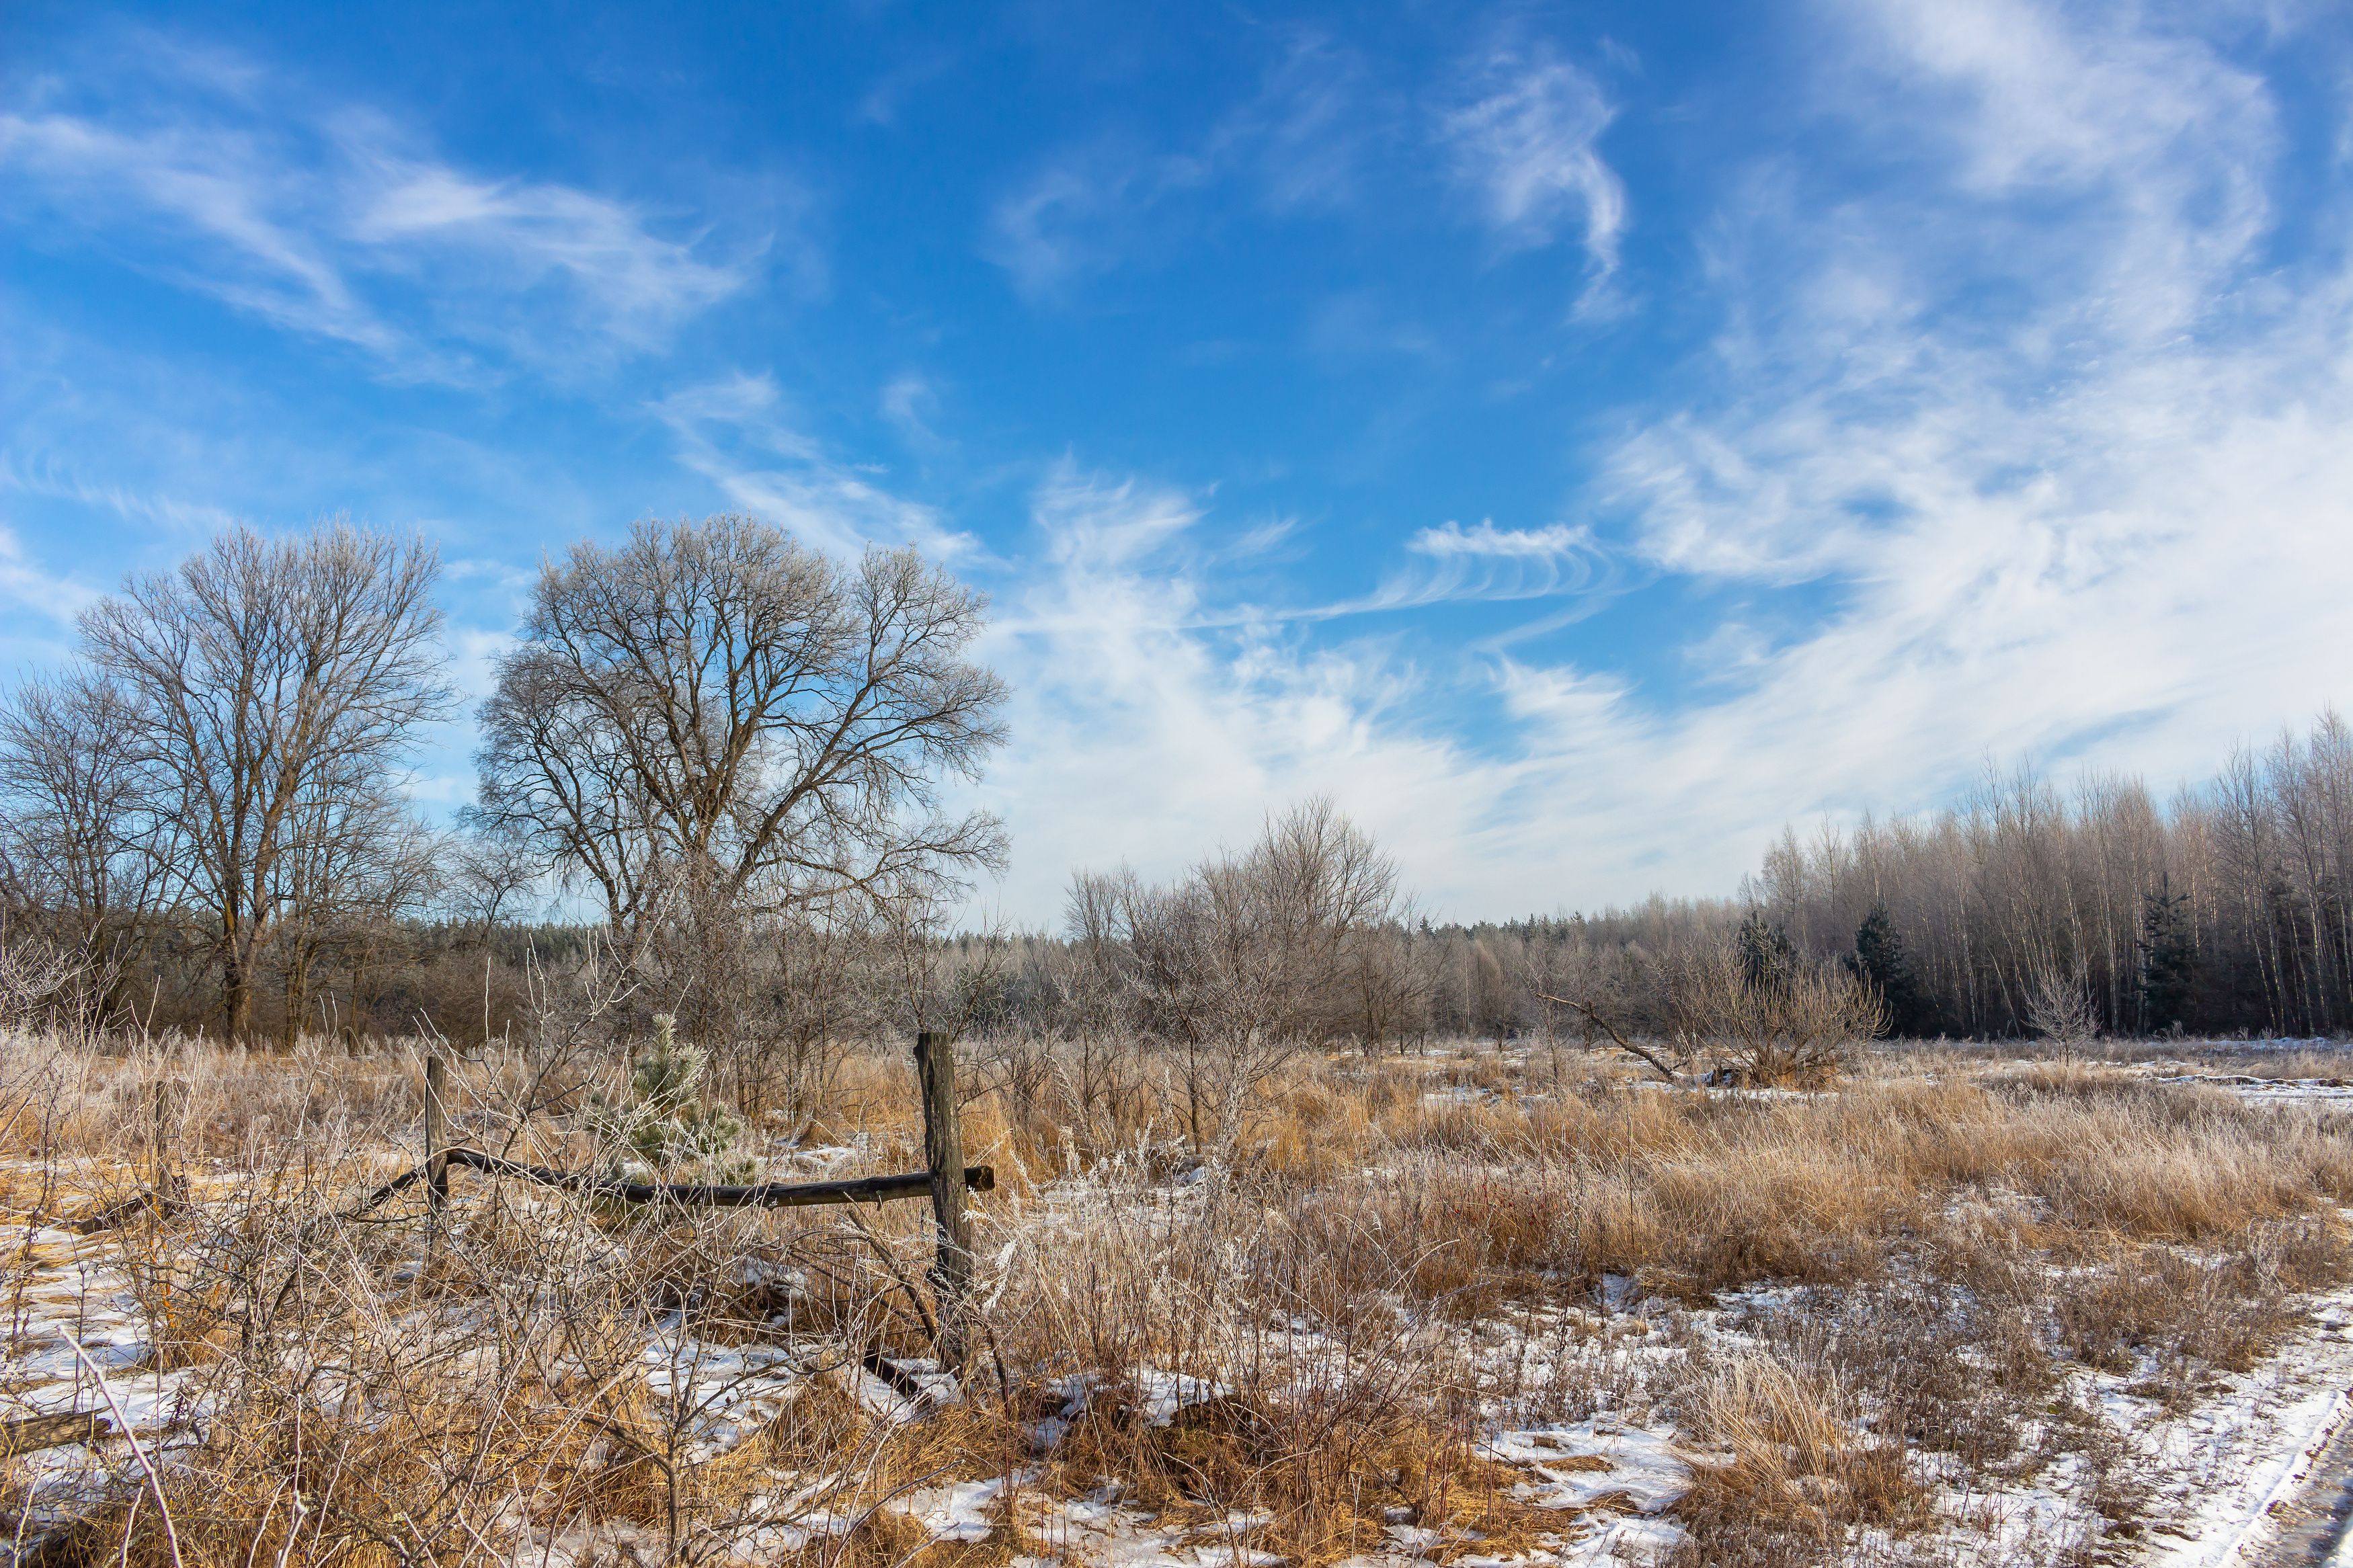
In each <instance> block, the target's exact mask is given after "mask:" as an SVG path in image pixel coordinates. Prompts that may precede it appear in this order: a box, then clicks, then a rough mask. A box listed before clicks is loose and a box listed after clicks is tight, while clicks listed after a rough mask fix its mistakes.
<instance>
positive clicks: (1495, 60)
mask: <svg viewBox="0 0 2353 1568" xmlns="http://www.w3.org/2000/svg"><path fill="white" fill-rule="evenodd" d="M1616 116H1617V110H1616V109H1615V108H1614V106H1612V105H1611V103H1610V102H1609V99H1608V98H1607V97H1606V96H1605V95H1604V94H1603V92H1602V90H1601V85H1600V83H1599V82H1598V81H1597V80H1595V79H1594V78H1593V77H1592V76H1591V75H1590V74H1589V73H1588V72H1587V71H1585V70H1583V69H1581V68H1578V67H1577V64H1576V63H1575V62H1574V61H1572V60H1570V59H1568V58H1567V57H1566V56H1565V55H1563V54H1562V53H1561V52H1560V50H1559V49H1558V48H1557V47H1555V46H1553V45H1552V44H1550V43H1549V42H1546V41H1543V40H1536V41H1534V42H1526V41H1523V40H1522V39H1520V38H1518V37H1515V36H1512V35H1506V36H1505V37H1504V38H1502V39H1499V40H1498V41H1497V42H1496V43H1494V44H1493V45H1492V46H1491V47H1489V48H1487V49H1486V50H1485V51H1483V52H1482V53H1481V54H1480V55H1479V56H1477V57H1476V58H1473V59H1472V60H1471V61H1470V62H1468V63H1467V64H1466V66H1465V67H1464V68H1463V70H1462V72H1461V82H1460V84H1459V86H1458V88H1457V89H1456V91H1455V94H1454V99H1453V101H1452V102H1451V105H1449V106H1448V107H1447V108H1445V109H1444V110H1442V111H1441V113H1440V117H1439V121H1438V137H1439V141H1440V145H1441V147H1442V148H1443V149H1444V151H1445V153H1446V157H1447V160H1448V163H1449V167H1450V172H1451V174H1452V176H1453V179H1454V181H1455V183H1456V184H1457V185H1458V186H1460V187H1461V189H1462V190H1463V191H1465V192H1466V193H1467V194H1468V195H1470V197H1471V199H1472V204H1473V205H1474V207H1475V210H1476V211H1477V213H1478V215H1479V216H1480V217H1481V218H1482V220H1483V221H1484V223H1485V224H1486V226H1488V228H1489V229H1490V231H1491V232H1492V233H1493V235H1494V236H1495V237H1496V239H1497V240H1498V242H1499V243H1501V244H1503V245H1504V246H1505V247H1510V248H1514V249H1532V248H1536V247H1543V246H1548V245H1551V244H1553V243H1554V242H1555V241H1556V240H1557V239H1558V238H1559V237H1561V235H1562V233H1563V231H1565V230H1571V229H1573V230H1575V231H1576V232H1577V237H1578V239H1579V242H1580V243H1581V244H1582V245H1583V246H1584V247H1585V252H1586V256H1587V257H1588V261H1589V264H1590V266H1591V268H1592V269H1593V271H1594V273H1595V274H1596V275H1597V277H1598V278H1601V279H1606V278H1607V277H1608V276H1609V274H1610V273H1612V272H1614V271H1616V270H1617V267H1618V244H1619V239H1620V236H1621V235H1623V234H1624V233H1625V230H1626V225H1627V221H1628V205H1627V197H1626V187H1625V184H1624V182H1622V181H1621V180H1620V178H1619V177H1618V175H1617V174H1616V172H1615V171H1613V170H1612V169H1611V168H1610V166H1609V163H1607V162H1606V161H1605V160H1604V159H1603V158H1602V156H1601V153H1600V151H1599V146H1598V145H1597V143H1598V142H1599V141H1600V139H1601V134H1602V132H1605V131H1607V130H1608V129H1609V123H1610V121H1612V120H1613V119H1615V118H1616Z"/></svg>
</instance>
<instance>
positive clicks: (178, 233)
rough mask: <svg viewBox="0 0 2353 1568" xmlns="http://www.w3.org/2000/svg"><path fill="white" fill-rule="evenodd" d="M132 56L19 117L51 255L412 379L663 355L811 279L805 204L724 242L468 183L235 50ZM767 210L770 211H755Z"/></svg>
mask: <svg viewBox="0 0 2353 1568" xmlns="http://www.w3.org/2000/svg"><path fill="white" fill-rule="evenodd" d="M140 41H141V42H142V43H153V44H154V46H155V47H142V48H137V49H127V50H124V51H122V58H125V59H132V60H140V61H144V62H147V63H146V64H144V65H143V66H139V67H133V66H128V65H125V66H122V67H121V68H119V69H118V71H117V72H116V73H115V74H114V75H112V76H111V77H106V78H97V77H94V76H92V75H90V74H89V73H85V74H84V75H82V76H80V77H78V78H77V79H75V83H74V86H73V88H72V89H70V90H69V89H68V88H67V87H66V86H65V85H63V84H62V83H61V81H60V80H59V79H39V80H37V81H36V82H34V83H33V84H32V85H31V86H30V87H29V88H28V89H26V91H24V92H23V93H21V94H20V95H19V96H18V97H17V99H16V100H15V101H11V102H9V103H7V104H6V105H5V107H0V169H5V171H7V173H8V175H9V184H11V186H12V187H13V195H12V196H11V197H10V198H8V199H7V205H10V206H13V207H15V208H16V209H17V212H18V216H20V217H27V216H38V217H39V218H40V219H41V220H42V224H43V232H45V233H47V234H48V235H50V236H51V237H52V238H51V241H50V242H51V243H79V244H82V245H87V246H91V247H99V248H101V249H102V250H104V251H105V252H107V253H108V254H110V255H111V257H112V258H114V259H116V260H117V261H119V262H121V264H123V265H127V266H130V267H132V268H137V269H139V270H142V271H144V272H147V273H150V274H151V275H153V276H157V277H160V278H163V279H166V280H167V281H169V282H171V283H173V284H174V285H177V286H179V287H183V288H186V289H192V290H195V291H198V292H202V293H205V294H208V295H210V296H212V297H214V298H216V299H218V300H222V301H223V302H225V303H227V304H228V305H229V306H231V307H232V308H234V309H236V310H239V311H242V312H244V313H247V314H248V315H251V316H254V317H257V318H259V319H260V320H263V321H268V322H269V323H271V324H272V325H275V326H278V327H280V328H284V329H286V330H289V331H295V332H300V333H303V334H306V335H311V336H315V337H321V338H327V339H332V340H337V341H340V342H345V343H349V344H351V345H353V346H354V347H356V348H359V349H361V350H363V351H364V352H365V353H368V354H369V355H370V356H372V357H373V358H375V360H376V361H377V362H378V363H380V364H381V365H382V366H383V367H384V368H385V370H386V371H387V372H389V373H391V374H400V375H407V376H414V377H417V378H420V379H434V380H457V381H462V380H470V379H475V378H478V377H480V376H481V375H483V374H489V373H490V372H491V371H492V370H493V369H494V368H495V367H496V366H499V365H503V364H511V363H522V364H528V365H533V366H534V367H536V368H540V369H549V368H554V367H557V366H560V365H562V364H565V363H577V362H579V361H582V360H598V359H604V358H608V357H610V356H611V355H613V354H615V353H630V352H641V351H644V350H647V349H650V348H654V347H658V346H659V345H660V344H661V343H662V342H665V341H666V340H667V339H668V337H669V335H670V333H671V332H672V331H675V329H676V328H677V327H678V326H679V325H680V324H681V322H683V321H686V320H688V319H690V318H691V317H692V316H694V315H696V314H698V313H700V312H702V311H703V310H707V309H709V308H710V307H711V306H712V305H714V304H716V303H717V302H719V301H721V300H725V299H727V298H729V297H731V296H733V295H734V294H736V293H738V292H740V291H741V290H743V289H745V288H746V287H748V286H749V285H750V284H751V283H752V281H753V280H754V279H755V278H758V277H760V276H762V275H763V274H764V272H765V271H766V270H767V269H769V268H772V267H775V266H777V265H783V266H786V267H787V268H793V267H798V268H802V269H803V270H805V271H806V270H807V269H809V268H813V267H814V265H815V262H814V258H813V255H812V253H810V252H809V251H808V249H807V247H806V246H805V244H803V243H802V242H801V241H800V240H799V239H798V237H797V234H796V232H795V226H796V224H797V221H798V215H797V208H798V206H799V205H800V198H799V196H798V195H797V192H795V191H793V190H792V189H790V188H788V187H786V186H783V185H777V184H773V183H772V184H771V185H770V187H769V189H768V191H767V193H766V195H767V198H768V199H767V200H766V202H765V212H762V213H761V215H760V217H759V218H758V219H756V220H755V221H754V222H753V223H752V224H749V225H747V226H744V227H743V228H742V229H741V230H740V231H739V232H736V233H734V234H733V235H732V236H731V237H726V238H724V239H723V238H721V237H718V236H715V235H713V234H712V232H711V231H710V229H709V226H708V225H707V224H703V223H701V222H699V221H696V220H692V219H690V218H688V217H687V215H683V214H664V213H663V212H661V211H659V210H658V209H656V208H653V207H650V206H649V205H644V204H640V203H637V202H632V201H630V200H628V199H626V198H623V197H619V196H615V195H607V194H601V193H597V192H594V191H590V190H586V189H583V188H580V187H577V186H574V185H569V184H558V183H554V182H550V181H544V180H526V179H516V178H508V177H502V176H501V175H499V174H495V173H491V172H481V171H475V170H469V169H466V168H463V167H461V166H459V165H458V164H457V163H452V162H450V161H448V160H447V159H445V158H442V157H439V156H438V155H437V154H435V153H433V152H432V151H431V150H430V148H429V147H428V146H427V144H426V143H425V142H424V140H423V138H422V137H420V136H419V135H417V133H415V132H411V131H409V130H407V129H406V128H405V127H404V126H402V125H401V124H400V123H399V122H398V121H396V120H395V119H394V118H393V117H392V116H390V115H388V114H385V113H383V112H380V111H375V110H358V109H351V108H346V107H329V106H322V105H320V104H317V103H316V102H315V101H314V100H312V99H311V95H310V94H309V93H308V91H307V90H306V89H305V87H304V85H303V84H302V83H301V81H300V80H299V79H288V78H285V77H282V76H279V75H275V74H273V73H271V72H269V70H267V69H265V68H262V67H260V66H259V65H257V64H253V63H251V62H245V61H239V60H237V59H236V58H234V57H230V56H226V55H223V54H220V53H218V52H212V53H204V52H197V51H191V50H186V49H181V48H175V47H171V46H170V45H169V42H168V40H161V41H158V40H151V39H144V38H142V40H140ZM753 205H754V207H755V208H757V207H760V206H761V205H763V204H760V203H754V204H753Z"/></svg>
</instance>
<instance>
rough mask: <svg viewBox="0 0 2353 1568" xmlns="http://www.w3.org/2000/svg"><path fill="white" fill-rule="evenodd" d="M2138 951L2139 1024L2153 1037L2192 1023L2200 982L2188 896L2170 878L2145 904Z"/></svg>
mask: <svg viewBox="0 0 2353 1568" xmlns="http://www.w3.org/2000/svg"><path fill="white" fill-rule="evenodd" d="M2139 948H2140V1017H2141V1026H2142V1027H2143V1028H2145V1029H2147V1030H2148V1032H2149V1033H2150V1034H2153V1035H2154V1034H2157V1033H2159V1032H2161V1031H2163V1030H2166V1029H2170V1028H2172V1027H2173V1026H2175V1025H2177V1024H2180V1023H2183V1022H2186V1021H2187V1020H2188V1018H2189V1003H2190V996H2191V993H2192V991H2193V989H2194V988H2195V986H2196V984H2197V980H2198V940H2197V932H2196V931H2194V930H2192V929H2191V925H2190V920H2189V894H2187V893H2177V892H2175V891H2174V890H2173V879H2172V878H2171V877H2169V876H2168V877H2167V878H2166V879H2164V880H2163V881H2162V882H2160V883H2158V886H2157V887H2155V888H2153V889H2150V890H2149V891H2148V893H2147V894H2146V895H2145V896H2144V897H2143V899H2142V900H2141V914H2140V942H2139Z"/></svg>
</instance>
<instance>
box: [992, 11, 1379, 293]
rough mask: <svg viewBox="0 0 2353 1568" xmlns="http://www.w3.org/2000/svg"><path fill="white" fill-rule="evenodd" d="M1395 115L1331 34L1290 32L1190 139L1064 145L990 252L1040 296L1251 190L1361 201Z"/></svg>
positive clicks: (1001, 213)
mask: <svg viewBox="0 0 2353 1568" xmlns="http://www.w3.org/2000/svg"><path fill="white" fill-rule="evenodd" d="M1391 118H1393V106H1391V105H1389V104H1388V101H1387V98H1386V96H1385V94H1384V91H1383V89H1381V88H1380V87H1379V86H1378V85H1377V83H1376V82H1375V81H1374V79H1373V77H1372V73H1371V71H1370V68H1369V67H1368V66H1367V65H1366V61H1365V60H1364V59H1363V58H1362V57H1360V56H1359V55H1357V54H1356V52H1355V51H1353V50H1351V49H1348V48H1346V47H1343V46H1342V45H1340V44H1339V43H1337V42H1335V40H1334V39H1332V38H1331V37H1328V36H1326V35H1324V34H1322V33H1318V32H1313V31H1303V32H1297V33H1293V34H1292V35H1290V36H1289V37H1286V38H1284V39H1283V40H1282V42H1281V44H1280V45H1279V47H1277V48H1276V49H1275V50H1274V51H1273V52H1272V54H1271V57H1270V58H1269V59H1268V61H1267V63H1266V64H1265V66H1264V67H1263V68H1262V70H1261V73H1260V79H1259V83H1258V86H1257V88H1256V89H1255V90H1254V91H1252V92H1251V93H1250V95H1249V96H1247V97H1246V98H1244V99H1242V100H1240V102H1238V103H1236V104H1234V105H1233V106H1232V107H1231V108H1229V109H1228V110H1226V111H1225V112H1224V113H1222V114H1220V115H1219V116H1218V117H1217V118H1216V119H1215V120H1214V121H1212V122H1211V123H1210V124H1209V125H1208V128H1207V129H1206V130H1205V131H1204V132H1202V133H1201V134H1200V136H1199V137H1198V140H1196V141H1194V142H1191V143H1189V144H1186V145H1181V146H1177V147H1174V148H1170V147H1166V146H1162V147H1153V146H1149V145H1139V144H1138V143H1137V142H1135V141H1134V140H1133V139H1123V138H1121V137H1118V136H1116V135H1106V136H1103V137H1099V138H1097V139H1095V140H1092V141H1090V142H1086V143H1084V144H1082V145H1079V146H1074V147H1068V148H1064V149H1062V150H1060V152H1058V153H1055V154H1053V155H1051V156H1050V157H1049V158H1048V159H1046V160H1045V161H1044V162H1043V163H1040V164H1039V165H1038V166H1037V167H1035V168H1033V169H1032V170H1031V171H1029V174H1027V175H1026V176H1025V177H1024V178H1022V179H1021V180H1020V181H1018V183H1016V184H1015V185H1014V186H1013V187H1012V188H1011V189H1009V190H1008V191H1007V192H1006V193H1005V194H1004V195H1002V196H1000V197H999V198H998V199H997V202H996V203H995V204H994V205H993V206H992V207H991V209H990V212H989V217H988V223H987V228H986V231H985V232H984V234H983V236H982V241H981V252H982V254H983V255H984V256H986V257H987V258H988V259H989V260H991V261H993V262H995V263H996V264H997V266H999V267H1001V268H1004V269H1005V271H1006V273H1007V274H1008V277H1009V278H1010V279H1012V281H1013V284H1014V286H1015V288H1016V289H1018V290H1019V291H1020V292H1021V293H1022V294H1023V295H1025V296H1027V297H1028V298H1029V299H1031V300H1045V299H1049V298H1051V297H1054V296H1056V295H1057V294H1059V293H1060V292H1062V291H1063V290H1065V289H1069V288H1070V287H1071V286H1073V285H1075V284H1077V283H1078V282H1080V281H1082V280H1083V279H1087V278H1089V277H1093V276H1098V275H1101V274H1103V273H1106V272H1109V271H1111V270H1113V269H1114V268H1118V267H1122V266H1125V265H1130V264H1133V263H1135V262H1136V261H1138V260H1139V259H1140V258H1149V257H1150V256H1151V255H1152V254H1153V253H1154V252H1155V250H1156V249H1165V248H1166V247H1169V246H1171V245H1175V244H1177V243H1181V241H1182V238H1183V237H1185V236H1186V235H1187V233H1188V231H1189V229H1190V228H1191V227H1192V226H1194V225H1196V224H1198V223H1199V222H1201V221H1203V211H1202V210H1197V209H1198V208H1201V207H1202V206H1203V204H1202V202H1201V198H1203V197H1205V196H1206V195H1208V194H1209V193H1211V192H1213V191H1220V190H1225V189H1229V188H1232V187H1240V189H1241V190H1243V191H1244V192H1247V193H1250V195H1252V196H1253V197H1254V199H1255V202H1256V204H1257V205H1258V206H1259V207H1260V208H1261V209H1262V210H1263V211H1265V212H1266V213H1269V214H1271V215H1273V216H1297V215H1303V214H1307V213H1316V212H1331V211H1335V210H1339V209H1342V208H1345V207H1346V206H1348V205H1351V204H1353V203H1354V202H1355V201H1356V199H1357V196H1358V192H1359V187H1360V184H1361V182H1362V179H1363V172H1364V169H1365V167H1366V163H1367V162H1368V160H1369V159H1371V158H1372V157H1373V156H1375V155H1376V154H1377V153H1378V152H1379V151H1380V146H1381V143H1382V142H1383V140H1384V137H1385V132H1384V131H1383V127H1384V125H1385V124H1386V122H1387V121H1388V120H1389V119H1391Z"/></svg>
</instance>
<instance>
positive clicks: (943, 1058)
mask: <svg viewBox="0 0 2353 1568" xmlns="http://www.w3.org/2000/svg"><path fill="white" fill-rule="evenodd" d="M915 1076H916V1078H917V1079H918V1080H919V1081H920V1082H921V1084H922V1087H923V1163H924V1164H925V1165H926V1166H928V1167H929V1168H930V1172H931V1178H932V1226H933V1247H934V1251H933V1258H932V1293H933V1295H934V1297H936V1298H937V1300H938V1302H939V1324H940V1345H939V1350H940V1365H941V1367H942V1368H943V1370H945V1371H948V1372H952V1373H956V1374H957V1375H958V1376H959V1377H961V1376H962V1375H963V1373H964V1370H965V1363H966V1362H967V1361H968V1359H969V1355H970V1349H971V1346H970V1344H969V1341H968V1335H967V1334H966V1331H965V1329H966V1325H965V1308H966V1302H967V1300H968V1299H969V1297H970V1296H971V1293H972V1226H971V1222H970V1221H968V1220H967V1219H965V1212H964V1188H965V1168H964V1131H963V1128H962V1126H961V1125H960V1123H959V1122H958V1120H957V1116H956V1090H955V1042H954V1041H952V1040H950V1039H949V1038H948V1037H947V1036H945V1035H938V1034H934V1033H932V1032H931V1031H930V1030H928V1029H926V1030H924V1031H923V1032H922V1033H921V1034H918V1035H917V1036H916V1037H915Z"/></svg>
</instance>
